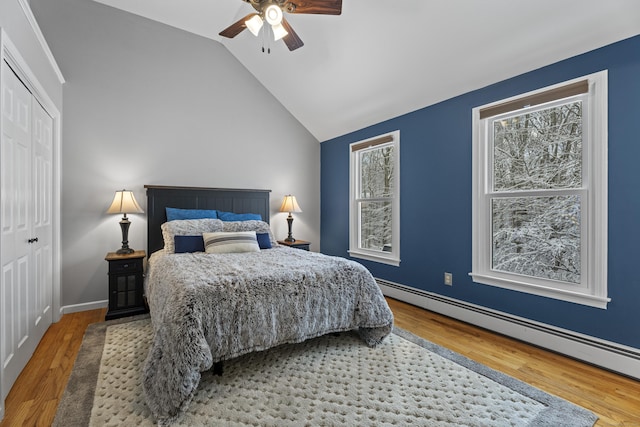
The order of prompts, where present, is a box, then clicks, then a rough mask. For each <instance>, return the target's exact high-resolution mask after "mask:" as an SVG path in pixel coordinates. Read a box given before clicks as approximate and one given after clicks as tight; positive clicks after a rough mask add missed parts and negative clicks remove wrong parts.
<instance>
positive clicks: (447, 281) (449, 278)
mask: <svg viewBox="0 0 640 427" xmlns="http://www.w3.org/2000/svg"><path fill="white" fill-rule="evenodd" d="M444 284H445V285H447V286H453V274H451V273H444Z"/></svg>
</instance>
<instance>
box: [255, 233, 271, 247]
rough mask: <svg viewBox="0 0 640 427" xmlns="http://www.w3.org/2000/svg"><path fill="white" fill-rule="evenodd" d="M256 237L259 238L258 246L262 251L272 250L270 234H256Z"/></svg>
mask: <svg viewBox="0 0 640 427" xmlns="http://www.w3.org/2000/svg"><path fill="white" fill-rule="evenodd" d="M256 237H257V238H258V245H259V246H260V249H271V239H270V238H269V233H256Z"/></svg>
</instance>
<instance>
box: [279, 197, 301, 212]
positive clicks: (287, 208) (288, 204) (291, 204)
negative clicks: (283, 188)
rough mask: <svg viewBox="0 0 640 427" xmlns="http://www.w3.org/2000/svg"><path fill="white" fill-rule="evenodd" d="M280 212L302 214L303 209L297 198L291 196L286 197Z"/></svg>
mask: <svg viewBox="0 0 640 427" xmlns="http://www.w3.org/2000/svg"><path fill="white" fill-rule="evenodd" d="M280 212H302V209H300V206H299V205H298V201H297V200H296V196H292V195H291V194H287V195H286V196H284V199H283V200H282V205H281V206H280Z"/></svg>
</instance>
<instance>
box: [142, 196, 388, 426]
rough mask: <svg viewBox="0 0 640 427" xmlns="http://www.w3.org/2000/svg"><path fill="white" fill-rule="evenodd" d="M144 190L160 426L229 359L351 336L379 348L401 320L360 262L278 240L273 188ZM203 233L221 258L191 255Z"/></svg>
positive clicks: (155, 407)
mask: <svg viewBox="0 0 640 427" xmlns="http://www.w3.org/2000/svg"><path fill="white" fill-rule="evenodd" d="M145 188H146V190H147V216H148V221H147V226H148V254H150V256H149V260H148V269H147V274H146V277H145V295H146V297H147V301H148V303H149V309H150V313H151V321H152V325H153V331H154V338H153V343H152V346H151V348H150V350H149V354H148V356H147V359H146V361H145V366H144V372H143V389H144V392H145V397H146V401H147V404H148V406H149V408H150V409H151V412H152V413H153V415H154V416H155V417H156V420H157V421H158V423H159V424H170V423H171V422H173V421H175V420H176V419H177V418H179V416H180V414H181V413H182V412H183V411H184V410H186V409H187V408H188V406H189V403H190V401H191V399H192V398H193V395H194V393H195V391H196V389H197V387H198V383H199V381H200V375H201V372H204V371H206V370H209V369H211V368H212V367H214V366H220V363H221V362H223V361H224V360H229V359H231V358H235V357H237V356H240V355H242V354H246V353H249V352H254V351H262V350H266V349H269V348H271V347H274V346H277V345H281V344H285V343H297V342H302V341H305V340H307V339H310V338H314V337H317V336H321V335H324V334H327V333H334V332H341V331H348V330H357V331H358V333H359V335H360V336H361V338H362V339H363V342H364V343H366V344H367V345H369V346H376V345H378V344H380V343H381V342H382V341H383V340H384V338H385V337H386V336H387V335H388V334H389V333H390V332H391V329H392V325H393V314H392V313H391V310H390V309H389V307H388V305H387V303H386V301H385V299H384V296H383V295H382V293H381V291H380V289H379V288H378V286H377V284H376V282H375V280H374V279H373V277H372V276H371V274H370V273H369V271H368V270H367V269H366V268H364V267H363V266H362V265H361V264H359V263H356V262H353V261H349V260H346V259H344V258H340V257H331V256H327V255H323V254H319V253H313V252H308V251H303V250H300V249H294V248H289V247H285V246H280V245H278V244H277V242H275V240H274V238H273V235H272V233H271V230H270V227H269V212H270V205H269V191H268V190H237V189H215V188H194V187H166V186H145ZM166 208H180V209H186V210H187V211H186V212H191V211H194V212H195V210H200V211H202V210H204V211H217V212H218V213H219V214H220V215H222V213H223V212H226V213H232V215H231V216H230V217H226V218H227V219H231V220H230V221H221V220H219V219H209V218H207V219H187V220H177V221H170V222H167V215H166ZM243 215H248V217H247V218H248V220H247V218H245V217H244V216H243ZM256 215H258V216H260V217H261V219H260V220H258V219H256V218H255V217H254V216H256ZM240 219H242V220H240ZM212 230H214V231H212ZM215 230H220V231H219V232H218V231H215ZM199 232H201V233H211V234H204V236H205V239H200V240H204V241H205V243H204V244H205V245H206V251H210V250H211V252H216V253H207V252H202V251H201V248H191V247H190V246H189V245H187V246H186V250H185V246H184V245H183V244H182V243H181V242H183V241H184V240H185V239H189V240H190V241H191V242H194V241H195V240H198V239H196V238H195V237H193V236H197V235H198V233H199ZM247 234H248V235H249V236H250V237H252V238H253V239H256V237H254V236H257V239H256V240H260V248H259V249H257V250H254V248H255V244H254V243H253V240H252V241H251V243H250V245H251V246H250V248H251V250H250V251H244V250H242V251H240V252H235V251H232V252H227V249H226V248H223V249H221V250H219V249H220V247H218V246H215V245H217V243H216V241H215V239H213V237H211V236H214V237H216V238H218V237H219V236H225V237H226V236H233V238H234V239H235V238H236V235H241V236H245V235H247ZM179 235H181V236H186V237H180V238H176V237H175V236H179ZM242 239H244V237H242ZM179 243H180V244H179ZM236 243H238V242H235V241H234V242H233V244H236ZM244 243H245V242H244V240H243V241H242V242H241V243H238V244H244ZM269 246H270V248H269ZM263 247H264V248H263ZM176 250H177V251H178V252H179V253H176Z"/></svg>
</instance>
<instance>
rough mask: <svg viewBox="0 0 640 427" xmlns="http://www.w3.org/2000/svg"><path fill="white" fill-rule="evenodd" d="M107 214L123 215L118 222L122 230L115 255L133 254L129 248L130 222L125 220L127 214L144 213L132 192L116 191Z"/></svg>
mask: <svg viewBox="0 0 640 427" xmlns="http://www.w3.org/2000/svg"><path fill="white" fill-rule="evenodd" d="M107 213H108V214H124V216H123V217H122V220H121V221H120V228H121V229H122V247H121V248H120V249H118V250H117V251H116V253H117V254H120V255H124V254H130V253H133V252H134V251H133V249H131V248H130V247H129V240H128V236H129V225H131V221H129V219H128V218H127V213H144V211H143V210H142V208H141V207H140V205H139V204H138V202H137V201H136V198H135V197H134V196H133V191H127V190H122V191H116V195H115V196H114V197H113V202H111V206H109V209H107Z"/></svg>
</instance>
